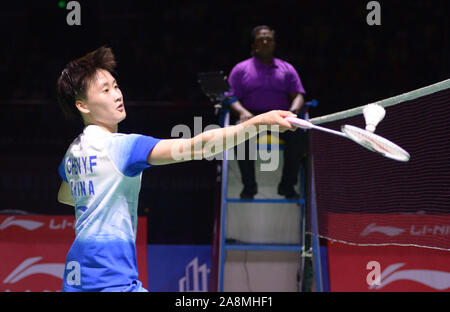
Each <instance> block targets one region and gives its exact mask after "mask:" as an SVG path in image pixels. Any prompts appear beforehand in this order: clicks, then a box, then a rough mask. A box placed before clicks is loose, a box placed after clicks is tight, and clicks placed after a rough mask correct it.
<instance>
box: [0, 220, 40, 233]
mask: <svg viewBox="0 0 450 312" xmlns="http://www.w3.org/2000/svg"><path fill="white" fill-rule="evenodd" d="M42 225H44V223H43V222H38V221H32V220H24V219H17V220H16V219H15V218H14V217H8V218H6V219H5V220H4V221H3V222H2V224H0V230H5V229H7V228H8V227H10V226H19V227H22V228H24V229H26V230H28V231H33V230H36V229H37V228H40V227H41V226H42Z"/></svg>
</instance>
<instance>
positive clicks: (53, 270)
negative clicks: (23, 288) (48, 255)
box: [3, 257, 64, 284]
mask: <svg viewBox="0 0 450 312" xmlns="http://www.w3.org/2000/svg"><path fill="white" fill-rule="evenodd" d="M41 259H42V257H33V258H28V259H26V260H25V261H23V262H22V263H21V264H19V265H18V266H17V268H15V269H14V270H13V271H12V272H11V273H10V274H9V275H8V276H7V277H6V278H5V279H4V280H3V283H5V284H14V283H17V282H18V281H20V280H22V279H24V278H26V277H28V276H30V275H34V274H47V275H51V276H54V277H57V278H60V279H63V276H64V263H40V264H35V263H36V262H38V261H40V260H41Z"/></svg>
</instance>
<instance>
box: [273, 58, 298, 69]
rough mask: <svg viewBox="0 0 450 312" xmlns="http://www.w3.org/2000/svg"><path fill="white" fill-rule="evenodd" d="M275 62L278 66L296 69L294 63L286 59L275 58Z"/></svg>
mask: <svg viewBox="0 0 450 312" xmlns="http://www.w3.org/2000/svg"><path fill="white" fill-rule="evenodd" d="M274 62H275V64H276V65H277V66H278V67H281V68H283V69H287V70H295V67H294V65H292V64H291V63H290V62H289V61H286V60H284V59H280V58H274Z"/></svg>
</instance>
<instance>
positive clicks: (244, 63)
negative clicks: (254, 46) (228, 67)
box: [233, 57, 253, 70]
mask: <svg viewBox="0 0 450 312" xmlns="http://www.w3.org/2000/svg"><path fill="white" fill-rule="evenodd" d="M252 64H253V58H252V57H251V58H248V59H245V60H242V61H240V62H238V63H237V64H236V65H234V67H233V70H241V69H246V68H247V67H248V66H251V65H252Z"/></svg>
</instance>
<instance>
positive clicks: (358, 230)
mask: <svg viewBox="0 0 450 312" xmlns="http://www.w3.org/2000/svg"><path fill="white" fill-rule="evenodd" d="M334 218H340V220H341V221H342V219H343V218H344V219H345V218H347V219H349V220H345V221H346V222H348V221H350V220H354V221H355V222H354V223H352V224H354V228H353V229H352V231H353V232H354V233H355V235H358V236H360V239H359V242H361V243H373V240H369V239H368V237H370V236H377V239H378V241H377V242H378V243H382V241H383V240H384V241H385V242H386V241H387V239H386V238H389V239H390V240H389V242H391V243H396V242H397V243H403V244H405V243H408V242H409V243H411V244H412V243H419V242H421V243H422V244H423V243H429V244H433V243H435V242H436V240H442V239H448V235H449V234H450V233H449V231H448V224H449V222H447V221H448V220H449V217H448V216H439V215H434V216H430V215H427V216H423V215H398V216H390V218H389V219H390V221H387V218H386V216H384V218H382V217H380V216H379V217H378V218H377V216H376V215H374V217H373V218H371V219H370V222H369V223H367V224H366V222H361V220H368V219H367V216H364V217H362V216H359V217H358V215H350V214H348V215H346V214H340V215H337V214H335V215H330V218H329V222H330V224H329V225H331V224H332V222H333V219H334ZM382 219H383V220H382ZM357 220H358V222H356V221H357ZM328 261H329V278H330V290H331V291H357V292H368V291H384V292H395V291H402V292H405V291H420V292H424V291H426V292H432V291H439V292H442V291H447V292H448V291H450V251H446V250H438V249H431V248H423V247H414V246H396V245H389V246H357V245H348V244H342V243H335V242H328Z"/></svg>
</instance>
